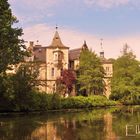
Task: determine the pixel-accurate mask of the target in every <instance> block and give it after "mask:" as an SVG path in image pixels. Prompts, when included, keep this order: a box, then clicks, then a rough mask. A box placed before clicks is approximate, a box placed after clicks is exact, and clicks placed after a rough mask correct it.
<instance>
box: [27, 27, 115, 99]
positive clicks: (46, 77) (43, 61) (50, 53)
mask: <svg viewBox="0 0 140 140" xmlns="http://www.w3.org/2000/svg"><path fill="white" fill-rule="evenodd" d="M83 49H88V46H87V44H86V41H84V44H83V45H82V47H80V48H77V49H70V48H69V47H67V46H65V45H64V44H63V43H62V41H61V38H60V36H59V33H58V31H57V30H56V31H55V34H54V37H53V39H52V42H51V45H49V46H41V45H35V44H34V42H30V44H29V47H28V50H29V51H30V52H31V54H32V55H31V57H28V58H26V61H36V62H40V65H39V71H40V74H39V80H41V81H42V82H43V83H45V84H42V86H40V87H39V89H40V90H41V91H44V92H47V93H54V92H55V89H56V80H57V78H58V77H60V76H61V71H62V70H63V69H73V70H77V69H78V67H79V57H80V53H81V51H82V50H83ZM100 57H101V61H102V64H103V67H104V70H105V73H106V74H105V76H104V81H105V83H106V92H105V93H104V94H105V95H106V96H107V97H109V95H110V93H111V88H110V79H111V77H112V73H113V66H112V63H111V62H110V61H108V60H107V59H105V57H104V52H103V51H102V52H100Z"/></svg>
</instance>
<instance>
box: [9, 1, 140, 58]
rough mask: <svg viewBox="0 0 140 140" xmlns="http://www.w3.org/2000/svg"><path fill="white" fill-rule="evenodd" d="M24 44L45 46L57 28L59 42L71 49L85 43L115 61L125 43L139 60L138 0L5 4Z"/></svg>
mask: <svg viewBox="0 0 140 140" xmlns="http://www.w3.org/2000/svg"><path fill="white" fill-rule="evenodd" d="M9 2H10V4H11V7H12V10H13V13H14V15H16V16H17V18H18V19H19V24H18V26H21V27H22V28H23V29H24V38H25V39H26V40H28V41H29V40H34V41H36V40H39V41H40V43H41V44H43V45H49V44H50V42H51V39H52V36H53V34H54V31H55V25H56V24H58V26H59V32H60V35H61V36H62V41H63V42H64V43H66V45H68V46H70V47H71V48H76V47H80V46H81V45H82V43H83V40H87V43H88V44H89V47H91V48H92V49H93V50H95V51H96V52H97V53H98V52H99V51H100V45H99V44H100V38H103V39H104V41H103V45H104V50H105V52H106V56H107V57H117V56H119V55H120V50H121V48H122V47H123V45H124V44H125V43H128V45H130V46H131V48H132V49H133V50H134V52H135V53H136V54H137V57H138V58H140V56H139V54H138V51H140V49H139V47H140V18H139V16H140V1H139V0H9Z"/></svg>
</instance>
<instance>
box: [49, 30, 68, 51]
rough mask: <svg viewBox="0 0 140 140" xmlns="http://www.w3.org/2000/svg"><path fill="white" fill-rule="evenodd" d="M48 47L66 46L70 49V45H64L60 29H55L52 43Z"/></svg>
mask: <svg viewBox="0 0 140 140" xmlns="http://www.w3.org/2000/svg"><path fill="white" fill-rule="evenodd" d="M47 48H66V49H68V48H69V47H66V46H64V45H63V43H62V41H61V38H60V36H59V33H58V31H55V34H54V37H53V40H52V43H51V45H50V46H48V47H47Z"/></svg>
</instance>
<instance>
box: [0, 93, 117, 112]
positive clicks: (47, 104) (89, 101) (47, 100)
mask: <svg viewBox="0 0 140 140" xmlns="http://www.w3.org/2000/svg"><path fill="white" fill-rule="evenodd" d="M116 104H117V103H116V102H115V101H111V100H108V99H107V98H106V97H104V96H97V95H96V96H88V97H83V96H74V97H68V98H62V97H60V96H59V95H58V94H46V93H30V96H29V98H26V101H22V102H16V99H15V100H14V101H11V102H10V103H9V105H10V106H8V107H7V106H5V107H2V103H0V106H1V108H0V111H47V110H59V109H79V108H92V107H105V106H114V105H116Z"/></svg>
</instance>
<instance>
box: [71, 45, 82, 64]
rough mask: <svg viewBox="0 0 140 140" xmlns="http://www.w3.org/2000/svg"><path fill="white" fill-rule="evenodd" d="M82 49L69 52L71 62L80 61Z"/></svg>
mask: <svg viewBox="0 0 140 140" xmlns="http://www.w3.org/2000/svg"><path fill="white" fill-rule="evenodd" d="M81 51H82V48H77V49H72V50H70V51H69V60H71V61H72V60H76V59H79V57H80V53H81Z"/></svg>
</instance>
